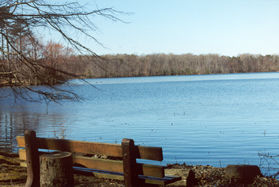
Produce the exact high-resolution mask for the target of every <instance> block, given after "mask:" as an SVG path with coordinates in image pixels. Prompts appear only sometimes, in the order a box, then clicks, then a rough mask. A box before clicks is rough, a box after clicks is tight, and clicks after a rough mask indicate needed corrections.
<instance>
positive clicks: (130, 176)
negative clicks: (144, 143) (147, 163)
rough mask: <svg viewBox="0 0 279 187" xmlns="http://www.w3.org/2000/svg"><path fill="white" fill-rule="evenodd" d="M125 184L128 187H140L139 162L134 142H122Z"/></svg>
mask: <svg viewBox="0 0 279 187" xmlns="http://www.w3.org/2000/svg"><path fill="white" fill-rule="evenodd" d="M122 153H123V171H124V183H125V186H126V187H136V186H139V181H138V173H137V171H138V170H137V167H136V166H137V161H136V157H135V153H134V140H131V139H123V140H122Z"/></svg>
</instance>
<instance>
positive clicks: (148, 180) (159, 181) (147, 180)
mask: <svg viewBox="0 0 279 187" xmlns="http://www.w3.org/2000/svg"><path fill="white" fill-rule="evenodd" d="M74 171H75V172H76V173H79V174H81V173H84V172H85V173H88V172H89V173H90V172H92V173H94V176H95V177H98V178H107V179H117V180H124V176H123V173H115V172H109V171H103V170H99V171H98V170H93V169H90V168H80V167H74ZM138 178H139V180H140V181H141V183H140V185H139V186H146V184H156V185H166V184H170V183H173V182H176V181H179V180H181V177H179V176H165V177H163V178H158V177H150V176H143V175H139V176H138ZM148 186H149V185H148Z"/></svg>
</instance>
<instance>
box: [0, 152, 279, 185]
mask: <svg viewBox="0 0 279 187" xmlns="http://www.w3.org/2000/svg"><path fill="white" fill-rule="evenodd" d="M190 170H192V171H193V172H194V176H195V183H196V185H195V186H220V187H222V186H244V185H242V184H237V183H232V182H231V180H229V179H227V178H226V177H225V169H224V168H215V167H212V166H188V165H185V164H184V165H170V166H168V167H167V168H166V169H165V173H166V175H177V176H181V177H182V180H181V181H178V182H176V183H173V184H171V185H168V186H185V185H186V179H187V177H188V174H189V171H190ZM74 180H75V186H77V187H87V186H89V187H91V186H117V187H119V186H124V184H123V181H118V180H108V179H101V178H98V177H96V176H93V175H92V176H85V175H80V174H75V175H74ZM25 181H26V168H24V167H20V165H19V159H18V155H17V154H13V153H5V152H0V186H1V187H2V186H3V187H6V186H7V187H8V186H9V187H11V186H13V187H17V186H18V187H19V186H24V183H25ZM246 186H247V185H246ZM248 186H278V187H279V181H278V180H276V179H273V178H270V177H257V178H256V179H255V180H254V182H253V183H252V184H250V185H248Z"/></svg>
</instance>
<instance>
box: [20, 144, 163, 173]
mask: <svg viewBox="0 0 279 187" xmlns="http://www.w3.org/2000/svg"><path fill="white" fill-rule="evenodd" d="M41 154H44V152H39V155H41ZM72 157H73V164H79V165H82V166H84V167H87V168H92V169H97V170H106V171H112V172H120V173H123V162H122V161H121V160H109V159H98V158H92V157H86V156H79V155H72ZM19 159H20V160H26V152H25V150H24V149H20V150H19ZM22 166H24V164H22ZM137 171H138V174H139V175H146V176H152V177H160V178H162V177H164V167H163V166H157V165H150V164H137Z"/></svg>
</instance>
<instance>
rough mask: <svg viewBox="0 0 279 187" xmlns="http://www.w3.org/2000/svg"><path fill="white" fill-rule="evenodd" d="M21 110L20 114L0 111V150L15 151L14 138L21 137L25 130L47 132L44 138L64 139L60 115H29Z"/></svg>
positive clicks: (63, 128)
mask: <svg viewBox="0 0 279 187" xmlns="http://www.w3.org/2000/svg"><path fill="white" fill-rule="evenodd" d="M21 109H22V110H21V111H20V112H15V111H1V110H0V124H1V125H0V150H4V151H8V152H14V151H16V150H17V147H16V136H19V135H20V136H22V135H23V134H24V131H25V130H30V129H32V130H35V131H37V132H49V134H50V135H47V133H45V135H44V136H51V137H56V138H65V131H66V129H65V127H64V124H63V123H62V122H61V120H60V119H61V118H63V117H62V116H61V115H48V114H42V113H30V112H28V111H24V109H23V108H21ZM46 119H47V120H46ZM47 122H50V123H51V124H50V123H49V124H48V123H47Z"/></svg>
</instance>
